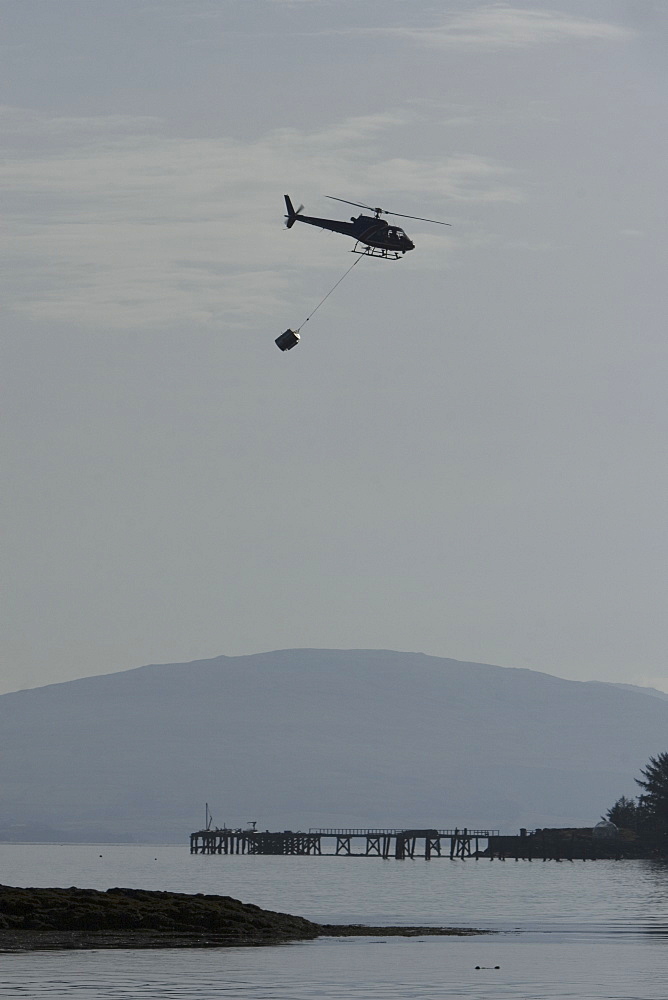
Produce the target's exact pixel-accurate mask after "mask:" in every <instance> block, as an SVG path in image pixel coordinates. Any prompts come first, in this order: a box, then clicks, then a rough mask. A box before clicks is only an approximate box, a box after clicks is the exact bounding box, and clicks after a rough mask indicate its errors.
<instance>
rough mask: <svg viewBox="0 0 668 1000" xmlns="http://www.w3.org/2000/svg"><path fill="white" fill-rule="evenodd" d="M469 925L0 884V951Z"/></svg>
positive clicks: (424, 932) (436, 931)
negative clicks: (325, 917) (331, 916)
mask: <svg viewBox="0 0 668 1000" xmlns="http://www.w3.org/2000/svg"><path fill="white" fill-rule="evenodd" d="M488 933H491V932H490V931H485V930H477V929H475V928H469V927H396V926H394V927H375V926H373V927H372V926H366V925H364V924H318V923H315V922H313V921H311V920H306V919H305V918H304V917H295V916H292V915H291V914H288V913H277V912H274V911H272V910H263V909H261V908H260V907H259V906H254V905H253V904H250V903H241V902H240V901H239V900H237V899H232V897H230V896H210V895H204V894H203V893H197V894H195V895H189V894H187V893H177V892H158V891H149V890H146V889H121V888H117V889H108V890H107V891H106V892H101V891H99V890H97V889H77V888H75V887H72V888H70V889H61V888H54V889H33V888H30V889H23V888H16V887H13V886H0V952H5V953H7V952H26V951H53V950H82V949H91V948H221V947H227V948H230V947H261V946H263V945H275V944H284V943H290V942H297V941H309V940H315V939H316V938H321V937H369V936H372V937H377V936H383V937H418V936H420V937H422V936H452V937H466V936H471V935H478V934H488Z"/></svg>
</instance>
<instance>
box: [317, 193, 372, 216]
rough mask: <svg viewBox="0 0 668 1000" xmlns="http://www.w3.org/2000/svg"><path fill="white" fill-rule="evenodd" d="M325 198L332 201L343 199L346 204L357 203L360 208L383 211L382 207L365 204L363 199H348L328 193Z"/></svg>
mask: <svg viewBox="0 0 668 1000" xmlns="http://www.w3.org/2000/svg"><path fill="white" fill-rule="evenodd" d="M325 198H329V199H330V201H342V202H343V203H344V204H345V205H357V207H358V208H368V209H369V211H370V212H382V208H372V207H371V205H363V204H362V203H361V201H348V199H347V198H335V197H334V195H333V194H326V195H325Z"/></svg>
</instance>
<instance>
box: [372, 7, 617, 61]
mask: <svg viewBox="0 0 668 1000" xmlns="http://www.w3.org/2000/svg"><path fill="white" fill-rule="evenodd" d="M382 30H383V31H384V33H387V34H394V35H398V36H400V37H402V38H409V39H412V40H413V41H415V42H418V43H419V44H421V45H427V46H429V47H431V48H434V47H435V48H444V49H452V48H460V49H476V50H485V49H489V50H494V49H503V48H527V47H529V46H534V45H545V44H549V43H554V42H574V41H620V40H623V39H624V38H627V37H629V36H630V34H631V32H630V31H629V30H628V29H626V28H623V27H621V26H619V25H616V24H609V23H606V22H603V21H594V20H590V19H588V18H582V17H574V16H573V15H570V14H564V13H561V12H559V11H553V10H525V9H522V8H518V7H507V6H500V5H499V6H497V5H494V6H489V7H480V8H479V9H478V10H473V11H468V12H465V13H460V14H454V15H453V16H452V17H450V18H448V19H447V20H445V21H443V22H442V23H441V24H439V25H434V26H433V27H429V28H411V27H401V28H387V29H382Z"/></svg>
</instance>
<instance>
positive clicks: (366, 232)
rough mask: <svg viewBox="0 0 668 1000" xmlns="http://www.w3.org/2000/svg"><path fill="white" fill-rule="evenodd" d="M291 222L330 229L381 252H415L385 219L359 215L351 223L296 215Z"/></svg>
mask: <svg viewBox="0 0 668 1000" xmlns="http://www.w3.org/2000/svg"><path fill="white" fill-rule="evenodd" d="M291 221H293V222H305V223H306V224H307V225H308V226H318V228H319V229H329V230H330V231H331V232H333V233H342V234H343V235H344V236H351V237H352V238H353V239H354V240H357V242H358V243H364V244H365V245H366V246H368V247H374V248H377V249H379V250H389V251H390V252H391V253H406V252H407V251H408V250H414V249H415V244H414V243H413V241H412V240H411V239H409V237H408V236H406V233H405V232H404V231H403V229H401V228H400V227H399V226H391V225H389V224H388V223H387V222H385V220H384V219H376V218H374V217H373V216H371V215H358V216H357V218H354V217H353V218H352V219H351V220H350V222H339V221H338V219H319V218H317V217H315V216H312V215H301V214H300V213H295V215H294V216H293V217H292V219H291Z"/></svg>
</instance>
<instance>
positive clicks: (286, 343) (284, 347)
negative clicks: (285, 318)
mask: <svg viewBox="0 0 668 1000" xmlns="http://www.w3.org/2000/svg"><path fill="white" fill-rule="evenodd" d="M298 343H299V334H298V333H297V331H296V330H286V331H285V333H282V334H281V335H280V337H277V338H276V346H277V347H278V348H279V349H280V350H281V351H291V350H292V348H293V347H296V346H297V344H298Z"/></svg>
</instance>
